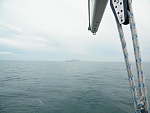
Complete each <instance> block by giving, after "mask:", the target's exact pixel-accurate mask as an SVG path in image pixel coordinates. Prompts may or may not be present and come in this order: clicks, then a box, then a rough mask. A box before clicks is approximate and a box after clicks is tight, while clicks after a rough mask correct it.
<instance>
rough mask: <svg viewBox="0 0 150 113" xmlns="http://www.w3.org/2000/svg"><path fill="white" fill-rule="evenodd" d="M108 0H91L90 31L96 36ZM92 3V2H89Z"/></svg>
mask: <svg viewBox="0 0 150 113" xmlns="http://www.w3.org/2000/svg"><path fill="white" fill-rule="evenodd" d="M107 2H108V0H91V5H90V6H91V7H90V13H91V16H90V17H89V18H90V23H89V30H90V31H91V32H92V33H93V34H96V32H97V31H98V28H99V25H100V22H101V19H102V17H103V14H104V11H105V8H106V5H107ZM89 3H90V2H89Z"/></svg>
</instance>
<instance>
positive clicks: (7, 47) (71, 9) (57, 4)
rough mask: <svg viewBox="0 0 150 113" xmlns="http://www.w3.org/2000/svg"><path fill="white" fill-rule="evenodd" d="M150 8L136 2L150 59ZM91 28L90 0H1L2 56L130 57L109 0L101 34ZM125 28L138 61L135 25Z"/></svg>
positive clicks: (53, 58)
mask: <svg viewBox="0 0 150 113" xmlns="http://www.w3.org/2000/svg"><path fill="white" fill-rule="evenodd" d="M149 6H150V1H149V0H142V1H141V0H133V8H134V14H135V19H136V24H137V29H138V35H139V41H140V46H141V52H142V58H143V61H150V60H149V58H150V51H149V50H150V44H149V42H150V25H149V20H150V14H149V11H150V7H149ZM87 28H88V12H87V0H0V60H49V61H60V60H68V59H79V60H84V61H103V62H107V61H112V62H115V61H124V59H123V53H122V49H121V45H120V39H119V36H118V31H117V27H116V23H115V18H114V16H113V13H112V11H111V9H110V5H109V2H108V4H107V7H106V10H105V14H104V16H103V19H102V22H101V25H100V28H99V31H98V32H97V35H96V36H93V35H92V34H91V33H90V32H89V31H88V30H87ZM124 32H125V36H126V39H127V42H128V50H129V53H130V57H131V60H132V61H133V60H134V57H133V47H132V40H131V35H130V29H129V26H124Z"/></svg>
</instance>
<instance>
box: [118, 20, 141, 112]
mask: <svg viewBox="0 0 150 113" xmlns="http://www.w3.org/2000/svg"><path fill="white" fill-rule="evenodd" d="M116 23H117V28H118V32H119V36H120V41H121V45H122V50H123V54H124V60H125V64H126V69H127V73H128V77H129V84H130V88H131V93H132V97H133V98H132V99H133V102H134V110H135V111H137V110H138V108H137V104H136V100H137V98H138V97H137V90H136V87H135V80H134V76H133V73H132V69H131V63H130V60H129V53H128V50H127V44H126V40H125V36H124V33H123V29H122V25H121V24H119V23H118V22H117V21H116Z"/></svg>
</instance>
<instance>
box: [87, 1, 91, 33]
mask: <svg viewBox="0 0 150 113" xmlns="http://www.w3.org/2000/svg"><path fill="white" fill-rule="evenodd" d="M88 15H89V27H88V30H91V28H90V21H91V20H90V0H88Z"/></svg>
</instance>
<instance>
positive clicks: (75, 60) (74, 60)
mask: <svg viewBox="0 0 150 113" xmlns="http://www.w3.org/2000/svg"><path fill="white" fill-rule="evenodd" d="M79 61H80V60H77V59H72V60H66V61H65V62H79Z"/></svg>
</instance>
